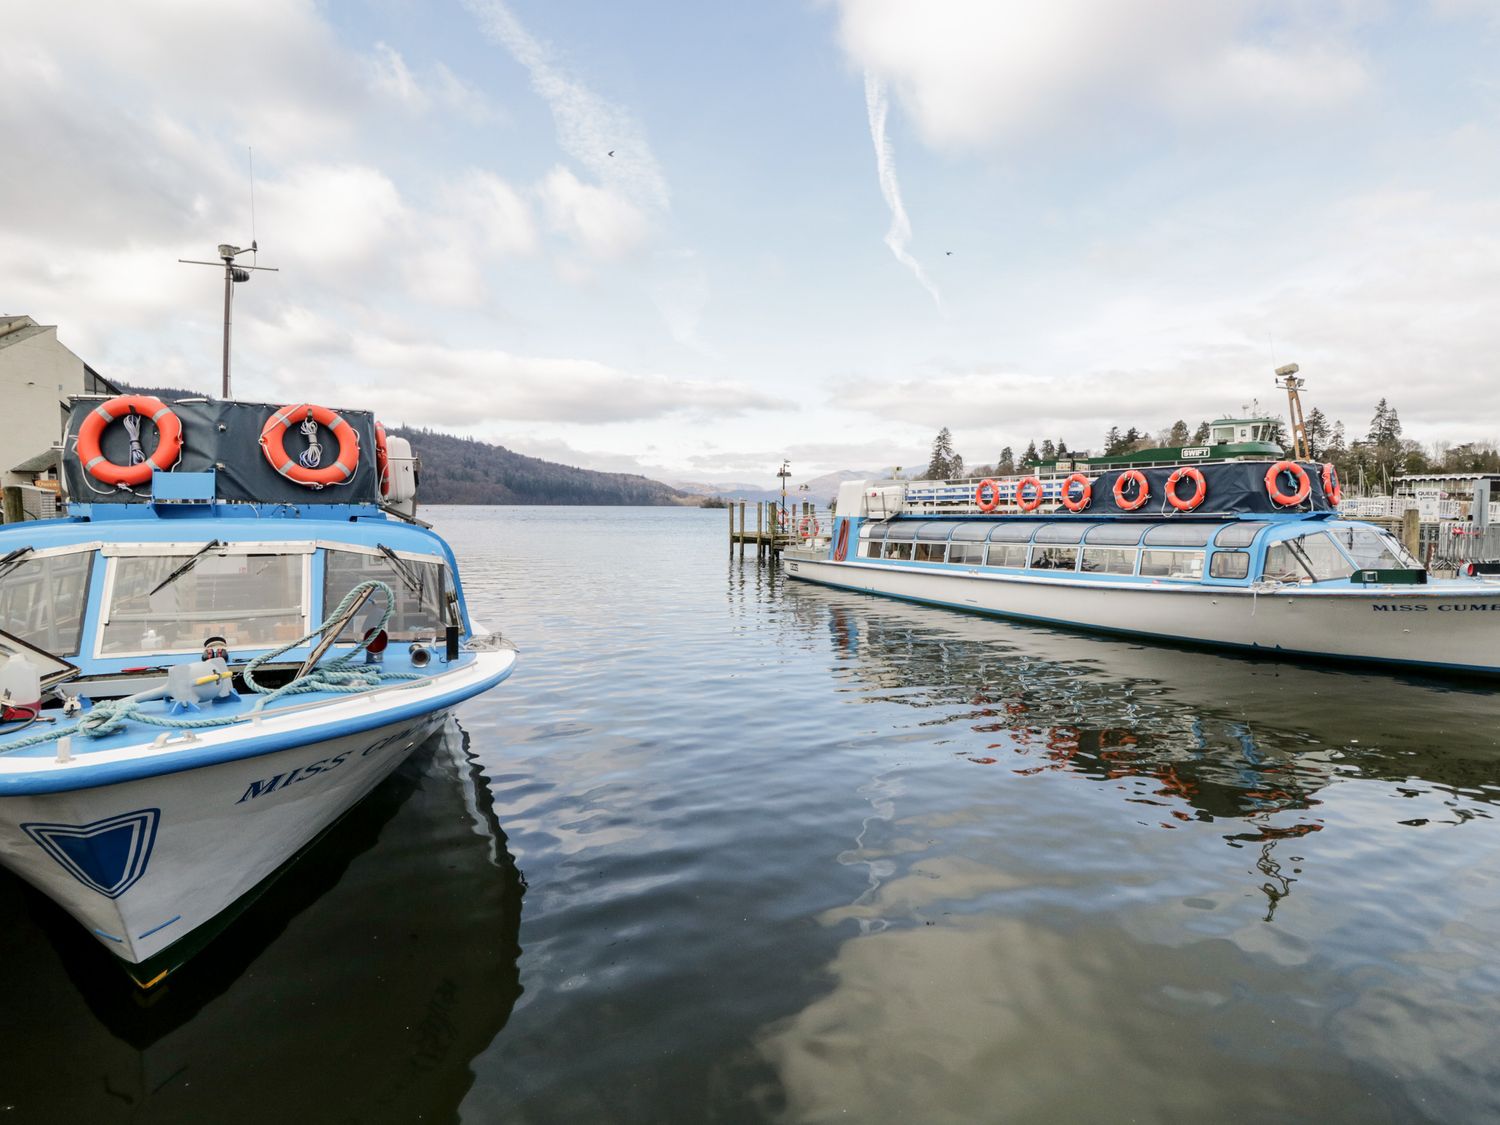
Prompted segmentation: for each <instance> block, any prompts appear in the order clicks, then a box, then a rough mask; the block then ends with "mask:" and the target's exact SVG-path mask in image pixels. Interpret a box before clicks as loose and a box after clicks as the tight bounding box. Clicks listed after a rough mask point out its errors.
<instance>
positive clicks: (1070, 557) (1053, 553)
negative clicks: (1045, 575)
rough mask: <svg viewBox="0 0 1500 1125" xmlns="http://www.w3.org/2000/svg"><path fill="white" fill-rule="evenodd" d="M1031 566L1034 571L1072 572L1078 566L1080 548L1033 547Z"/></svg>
mask: <svg viewBox="0 0 1500 1125" xmlns="http://www.w3.org/2000/svg"><path fill="white" fill-rule="evenodd" d="M1029 565H1030V567H1031V569H1032V570H1072V569H1074V568H1075V567H1076V566H1077V565H1078V548H1077V547H1046V546H1036V547H1033V548H1032V549H1031V562H1030V564H1029Z"/></svg>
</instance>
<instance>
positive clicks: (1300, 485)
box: [1266, 461, 1312, 508]
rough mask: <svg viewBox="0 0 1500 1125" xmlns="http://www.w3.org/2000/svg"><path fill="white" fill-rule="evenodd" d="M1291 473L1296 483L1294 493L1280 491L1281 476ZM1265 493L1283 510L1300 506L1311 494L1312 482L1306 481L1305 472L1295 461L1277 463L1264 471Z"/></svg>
mask: <svg viewBox="0 0 1500 1125" xmlns="http://www.w3.org/2000/svg"><path fill="white" fill-rule="evenodd" d="M1282 473H1291V474H1292V477H1293V479H1295V480H1296V482H1297V491H1296V492H1282V491H1281V474H1282ZM1266 492H1267V493H1269V494H1270V497H1271V499H1272V500H1273V501H1275V502H1276V503H1277V504H1280V505H1281V506H1282V507H1283V508H1290V507H1292V506H1293V505H1295V504H1300V503H1302V501H1304V500H1306V499H1307V498H1308V496H1309V495H1310V494H1311V493H1312V481H1311V480H1309V479H1308V476H1307V470H1306V469H1304V468H1303V467H1302V466H1301V465H1299V464H1297V462H1295V461H1277V462H1276V464H1274V465H1272V466H1271V467H1270V468H1269V469H1267V470H1266Z"/></svg>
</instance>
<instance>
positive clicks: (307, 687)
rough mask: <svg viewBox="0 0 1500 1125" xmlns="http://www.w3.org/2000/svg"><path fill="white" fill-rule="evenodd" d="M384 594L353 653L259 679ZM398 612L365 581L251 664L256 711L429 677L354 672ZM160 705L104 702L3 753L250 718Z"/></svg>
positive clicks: (379, 587) (382, 590)
mask: <svg viewBox="0 0 1500 1125" xmlns="http://www.w3.org/2000/svg"><path fill="white" fill-rule="evenodd" d="M367 591H368V592H370V593H375V594H381V595H383V596H384V598H385V612H384V613H383V614H381V616H380V622H379V623H378V624H377V625H375V626H374V627H373V628H371V629H369V630H368V631H367V632H366V634H365V636H364V637H362V638H361V639H360V641H359V642H358V643H357V644H356V645H355V646H354V647H353V648H352V649H350V650H349V651H348V652H347V653H345V654H344V655H342V656H339V657H335V658H334V659H333V660H330V661H328V662H327V663H326V664H315V665H314V666H313V667H312V668H311V669H309V670H308V672H307V674H306V675H303V676H298V677H297V678H296V679H294V680H292V681H291V682H290V683H287V684H283V685H282V686H281V687H279V688H271V687H267V686H266V685H264V684H261V683H259V682H257V681H256V679H255V672H256V670H257V669H259V668H260V667H261V666H262V665H264V664H265V663H267V662H268V661H270V660H273V659H275V658H276V657H278V656H280V655H282V654H283V653H286V652H289V651H290V650H292V649H294V648H298V647H300V646H301V645H304V644H308V643H309V642H311V641H312V640H314V638H322V637H324V636H326V635H327V634H328V633H329V632H330V631H333V632H335V633H337V632H342V631H343V629H344V627H345V626H346V625H348V623H349V622H348V620H347V619H348V618H349V617H351V616H352V615H353V613H354V608H355V605H356V603H358V602H359V601H361V600H362V599H363V597H364V595H365V594H366V592H367ZM395 608H396V595H395V593H394V591H392V590H391V588H390V587H389V586H387V585H386V584H385V583H384V582H381V581H378V580H377V579H373V578H372V579H368V580H366V581H364V582H360V583H359V584H358V585H356V586H355V587H354V588H353V589H351V590H350V591H349V592H348V593H347V594H345V595H344V600H343V601H341V602H339V604H338V607H337V608H336V609H335V610H334V611H333V612H332V613H331V614H329V615H328V617H327V618H325V619H324V621H323V623H322V624H321V625H319V626H318V627H317V628H316V629H314V630H313V631H312V632H311V633H308V634H307V636H305V637H300V638H298V639H297V640H295V641H292V642H291V643H290V644H285V645H282V646H281V647H280V648H278V649H276V650H275V651H273V652H268V653H265V654H263V655H261V656H257V657H256V658H255V659H254V660H252V661H250V663H249V664H247V665H245V671H244V674H243V675H244V680H245V686H246V687H248V688H249V689H250V690H251V691H253V692H254V693H255V694H257V695H259V696H260V697H261V698H260V699H258V700H256V701H255V706H254V708H253V709H252V710H255V711H260V710H261V709H262V708H263V707H264V706H265V705H266V704H268V703H272V702H274V701H276V700H277V699H280V698H282V697H283V696H288V695H302V694H305V693H308V692H328V693H332V694H339V695H352V694H355V693H357V692H363V691H371V690H373V689H374V688H377V687H380V686H381V685H382V684H386V683H394V682H397V681H400V680H421V679H425V678H426V677H425V676H423V675H422V674H421V673H418V672H386V671H383V670H382V669H381V668H380V666H379V665H377V664H365V665H361V666H358V667H351V666H350V665H351V664H352V662H353V661H354V658H355V657H357V656H358V655H359V654H360V653H362V652H363V651H364V650H365V649H366V648H367V647H368V646H369V644H370V641H371V640H372V639H373V637H374V636H375V633H376V631H377V630H380V629H384V628H385V626H386V623H387V622H389V621H390V619H391V614H392V613H393V612H394V611H395ZM148 702H155V700H146V699H138V698H135V697H127V698H124V699H104V700H100V701H99V702H98V703H95V704H94V705H93V706H92V707H91V708H89V710H88V711H87V712H86V713H85V714H84V715H83V716H82V717H81V718H79V719H78V721H77V722H75V723H70V724H67V725H63V726H59V727H56V728H54V729H53V730H48V731H42V732H40V733H38V734H33V735H30V736H28V737H26V738H22V739H19V740H17V741H15V742H4V743H0V754H5V753H9V752H10V751H12V750H21V749H24V748H25V747H27V746H39V745H41V744H42V743H44V742H54V741H56V740H57V739H59V738H62V737H63V736H65V735H70V734H81V735H83V736H84V737H85V738H103V737H105V736H106V735H110V734H114V733H115V732H116V731H120V730H123V729H124V728H125V724H126V723H127V722H137V723H144V724H146V725H147V726H153V727H165V728H167V729H168V730H206V729H208V728H211V727H227V726H233V725H234V724H235V723H241V722H244V721H245V720H246V719H247V718H248V717H249V716H247V715H244V714H239V715H224V716H218V717H209V718H201V719H173V718H170V717H168V716H166V715H156V714H148V713H145V712H143V711H142V710H141V706H142V704H144V703H148Z"/></svg>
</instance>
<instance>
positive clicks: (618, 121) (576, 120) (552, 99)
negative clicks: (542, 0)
mask: <svg viewBox="0 0 1500 1125" xmlns="http://www.w3.org/2000/svg"><path fill="white" fill-rule="evenodd" d="M465 7H467V8H468V9H469V11H470V12H472V13H473V15H474V17H475V19H477V20H478V21H479V25H480V27H481V29H482V30H483V31H484V33H485V34H486V35H487V36H489V37H490V38H491V39H493V40H495V41H496V42H498V43H499V44H500V45H501V46H503V47H504V48H505V49H506V50H507V51H509V52H510V53H511V55H512V56H513V57H514V58H515V59H516V61H517V62H519V63H520V64H521V65H522V66H524V67H525V68H526V69H527V71H528V72H529V73H530V75H531V84H532V87H533V88H534V89H535V90H536V92H537V93H538V94H540V95H541V97H542V98H543V99H544V100H545V101H546V102H547V104H548V106H550V107H551V109H552V117H553V120H554V121H555V122H556V124H557V139H558V142H559V143H560V144H561V145H562V147H563V150H564V151H565V152H567V153H568V155H569V156H571V157H572V158H573V159H574V160H576V161H578V163H580V164H581V165H583V167H584V168H586V169H588V170H589V172H591V173H592V174H593V175H594V176H596V177H597V178H598V179H599V180H600V181H601V182H602V183H603V184H604V185H605V186H606V188H607V189H608V190H609V192H610V194H612V195H614V196H617V197H624V198H625V199H628V200H630V201H631V202H633V203H634V204H636V205H637V206H638V207H641V208H646V209H648V210H655V211H665V210H666V209H667V208H668V206H669V205H670V193H669V192H668V190H667V181H666V178H665V177H664V176H663V175H662V173H661V169H660V168H659V167H658V166H657V163H656V157H655V156H654V155H653V154H652V152H651V148H650V145H649V144H648V143H647V141H646V136H645V132H644V130H643V129H642V128H641V127H640V125H639V124H638V123H637V122H636V121H635V119H634V118H633V117H632V116H631V115H630V114H629V113H628V112H626V111H625V110H624V109H621V108H620V107H619V106H616V105H613V104H611V103H609V102H607V101H605V100H604V99H603V98H601V97H599V95H597V94H595V93H594V92H593V91H592V90H590V89H589V88H588V87H587V86H585V85H584V84H583V82H582V81H580V80H579V79H577V78H575V77H573V76H572V75H570V74H568V73H567V72H566V71H565V70H564V69H563V68H562V67H561V66H559V65H558V63H557V62H556V61H555V60H554V57H553V52H552V51H551V49H550V48H549V47H548V46H547V45H546V44H544V43H541V42H540V41H538V40H537V39H535V38H534V37H533V36H532V35H531V34H530V33H529V32H528V31H527V30H526V29H525V28H524V27H522V26H521V23H520V21H519V20H517V19H516V17H515V15H514V13H512V12H511V10H510V8H509V7H507V6H506V5H505V4H504V3H502V2H501V0H465ZM611 152H613V154H614V155H613V156H611V155H610V153H611Z"/></svg>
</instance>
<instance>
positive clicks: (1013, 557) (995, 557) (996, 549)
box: [988, 542, 1026, 566]
mask: <svg viewBox="0 0 1500 1125" xmlns="http://www.w3.org/2000/svg"><path fill="white" fill-rule="evenodd" d="M988 561H989V565H990V566H1025V565H1026V544H1025V543H994V542H992V543H990V553H989V556H988Z"/></svg>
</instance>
